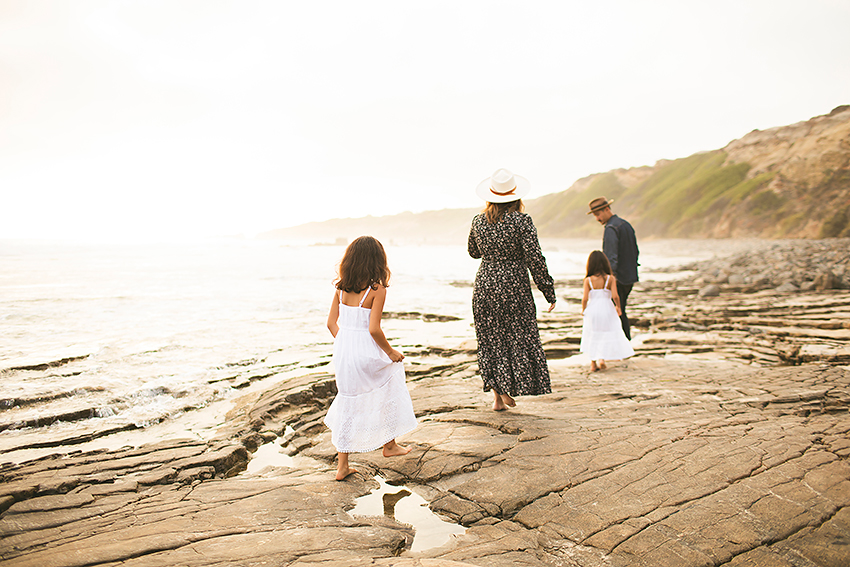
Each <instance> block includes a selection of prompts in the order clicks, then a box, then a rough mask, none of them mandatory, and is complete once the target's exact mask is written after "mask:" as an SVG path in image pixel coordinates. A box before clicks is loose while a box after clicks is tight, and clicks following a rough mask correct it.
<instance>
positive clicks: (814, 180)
mask: <svg viewBox="0 0 850 567" xmlns="http://www.w3.org/2000/svg"><path fill="white" fill-rule="evenodd" d="M600 195H605V196H606V197H608V198H609V199H614V200H615V202H616V205H615V212H616V213H617V214H619V215H621V216H623V217H624V218H627V219H629V221H630V222H631V223H632V224H633V225H634V226H635V229H636V230H637V231H638V234H639V235H640V236H641V237H642V238H646V237H657V238H742V237H748V238H769V239H775V238H833V237H847V236H850V105H845V106H839V107H837V108H835V109H834V110H833V111H832V112H830V113H829V114H826V115H823V116H816V117H814V118H812V119H810V120H807V121H804V122H799V123H796V124H791V125H789V126H781V127H776V128H771V129H768V130H754V131H752V132H750V133H749V134H746V135H745V136H743V137H741V138H740V139H737V140H733V141H732V142H730V143H729V144H727V145H726V146H725V147H724V148H721V149H716V150H712V151H706V152H699V153H696V154H694V155H692V156H689V157H684V158H679V159H673V160H666V159H665V160H659V161H658V162H656V163H655V164H654V165H651V166H642V167H634V168H629V169H614V170H611V171H608V172H604V173H595V174H592V175H588V176H587V177H584V178H582V179H579V180H578V181H576V182H575V183H573V184H572V186H570V187H569V188H568V189H566V190H565V191H561V192H558V193H552V194H549V195H544V196H542V197H539V198H537V199H530V200H527V201H526V202H525V204H526V210H527V212H528V213H529V214H531V216H532V217H533V218H534V222H535V224H536V226H537V228H538V231H539V234H540V236H542V237H550V238H584V237H591V238H596V237H598V235H599V230H598V229H599V227H598V226H597V225H596V223H595V222H592V220H593V219H591V218H589V217H588V216H587V215H586V212H587V203H588V202H589V201H590V200H591V199H593V198H594V197H598V196H600ZM476 212H477V209H446V210H442V211H426V212H423V213H410V212H406V213H401V214H399V215H391V216H384V217H363V218H355V219H334V220H329V221H325V222H318V223H309V224H304V225H300V226H296V227H291V228H285V229H279V230H275V231H271V232H267V233H264V234H262V235H261V237H263V238H304V239H313V240H319V241H321V240H327V239H328V238H330V240H331V241H333V240H334V239H336V238H341V239H346V240H350V239H351V238H353V237H356V236H358V235H360V234H364V233H369V234H373V235H375V236H377V237H378V238H382V239H385V240H387V241H393V240H396V241H399V242H401V241H404V242H418V243H455V244H456V243H462V242H465V240H466V234H467V231H468V230H469V220H470V218H471V217H472V215H474V214H475V213H476Z"/></svg>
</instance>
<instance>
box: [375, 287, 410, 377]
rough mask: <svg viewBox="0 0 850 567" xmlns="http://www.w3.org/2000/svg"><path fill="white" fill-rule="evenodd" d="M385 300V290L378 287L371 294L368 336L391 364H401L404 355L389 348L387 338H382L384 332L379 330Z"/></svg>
mask: <svg viewBox="0 0 850 567" xmlns="http://www.w3.org/2000/svg"><path fill="white" fill-rule="evenodd" d="M386 299H387V288H385V287H384V286H381V285H379V286H378V289H376V290H375V291H374V292H373V293H372V313H371V315H370V316H369V334H371V335H372V338H373V339H375V342H376V343H378V346H379V347H381V350H382V351H384V352H385V353H387V356H389V357H390V360H392V361H393V362H401V361H402V360H404V355H403V354H401V353H400V352H399V351H397V350H396V349H394V348H393V347H391V346H390V343H389V341H387V337H385V336H384V331H383V330H382V329H381V316H382V315H383V313H384V301H386Z"/></svg>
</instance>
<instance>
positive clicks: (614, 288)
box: [609, 276, 623, 315]
mask: <svg viewBox="0 0 850 567" xmlns="http://www.w3.org/2000/svg"><path fill="white" fill-rule="evenodd" d="M609 283H610V284H611V287H610V289H611V299H612V300H613V301H614V308H615V309H616V310H617V315H622V314H623V312H622V311H621V310H620V294H619V293H618V292H617V278H615V277H614V276H611V280H610V281H609Z"/></svg>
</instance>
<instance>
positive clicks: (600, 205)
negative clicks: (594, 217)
mask: <svg viewBox="0 0 850 567" xmlns="http://www.w3.org/2000/svg"><path fill="white" fill-rule="evenodd" d="M613 202H614V199H611V200H610V201H609V200H608V199H606V198H605V197H597V198H595V199H594V200H592V201H591V202H590V203H589V205H590V210H589V211H587V214H589V215H590V214H593V213H595V212H596V211H601V210H602V209H604V208H605V207H607V206H608V205H610V204H611V203H613Z"/></svg>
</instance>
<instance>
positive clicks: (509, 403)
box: [499, 394, 516, 408]
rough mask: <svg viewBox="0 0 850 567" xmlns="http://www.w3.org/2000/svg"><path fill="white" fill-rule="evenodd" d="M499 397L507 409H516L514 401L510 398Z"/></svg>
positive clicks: (505, 396)
mask: <svg viewBox="0 0 850 567" xmlns="http://www.w3.org/2000/svg"><path fill="white" fill-rule="evenodd" d="M499 397H500V398H502V401H503V402H505V405H506V406H508V407H509V408H515V407H516V401H515V400H514V399H513V398H512V397H510V396H509V395H508V394H502V395H501V396H499Z"/></svg>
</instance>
